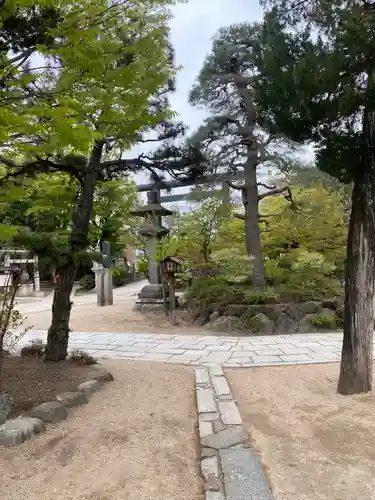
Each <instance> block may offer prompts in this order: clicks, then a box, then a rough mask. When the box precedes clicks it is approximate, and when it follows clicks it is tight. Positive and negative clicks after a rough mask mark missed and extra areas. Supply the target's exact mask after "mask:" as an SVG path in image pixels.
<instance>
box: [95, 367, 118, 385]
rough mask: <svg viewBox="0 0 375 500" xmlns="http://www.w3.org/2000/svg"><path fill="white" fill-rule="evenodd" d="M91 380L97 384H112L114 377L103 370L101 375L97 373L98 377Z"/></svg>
mask: <svg viewBox="0 0 375 500" xmlns="http://www.w3.org/2000/svg"><path fill="white" fill-rule="evenodd" d="M92 380H97V381H98V382H113V381H114V377H113V375H112V373H110V372H107V371H106V370H103V371H102V373H98V375H94V376H93V377H92Z"/></svg>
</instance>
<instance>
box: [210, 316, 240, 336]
mask: <svg viewBox="0 0 375 500" xmlns="http://www.w3.org/2000/svg"><path fill="white" fill-rule="evenodd" d="M236 319H237V318H232V316H220V317H219V318H217V319H216V320H215V321H214V322H212V323H209V324H208V325H207V328H208V329H209V330H211V331H213V332H229V331H232V328H233V325H234V321H233V320H236Z"/></svg>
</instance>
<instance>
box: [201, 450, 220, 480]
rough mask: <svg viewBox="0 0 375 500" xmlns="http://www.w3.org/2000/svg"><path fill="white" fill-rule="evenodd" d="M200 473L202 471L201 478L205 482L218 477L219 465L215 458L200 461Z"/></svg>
mask: <svg viewBox="0 0 375 500" xmlns="http://www.w3.org/2000/svg"><path fill="white" fill-rule="evenodd" d="M201 471H202V476H203V479H204V480H205V481H207V480H208V478H209V477H210V476H211V477H219V464H218V461H217V457H216V456H214V457H209V458H204V459H203V460H202V461H201Z"/></svg>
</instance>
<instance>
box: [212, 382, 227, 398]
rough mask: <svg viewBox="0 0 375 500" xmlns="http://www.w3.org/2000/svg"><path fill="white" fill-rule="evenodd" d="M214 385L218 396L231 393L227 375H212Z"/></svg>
mask: <svg viewBox="0 0 375 500" xmlns="http://www.w3.org/2000/svg"><path fill="white" fill-rule="evenodd" d="M212 385H213V386H214V389H215V393H216V395H217V396H228V395H230V389H229V385H228V382H227V381H226V379H225V377H212Z"/></svg>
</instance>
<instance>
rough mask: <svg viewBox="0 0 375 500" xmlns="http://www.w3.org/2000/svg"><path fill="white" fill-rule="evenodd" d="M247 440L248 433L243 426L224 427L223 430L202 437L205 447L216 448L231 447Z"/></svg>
mask: <svg viewBox="0 0 375 500" xmlns="http://www.w3.org/2000/svg"><path fill="white" fill-rule="evenodd" d="M246 440H247V433H246V432H245V431H244V429H243V428H242V427H239V428H235V427H232V428H230V429H224V430H223V431H220V432H217V433H216V434H211V435H210V436H206V437H204V438H203V439H201V444H202V446H203V447H205V448H214V449H215V450H222V449H225V448H230V447H231V446H235V445H236V444H242V443H244V442H245V441H246Z"/></svg>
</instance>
